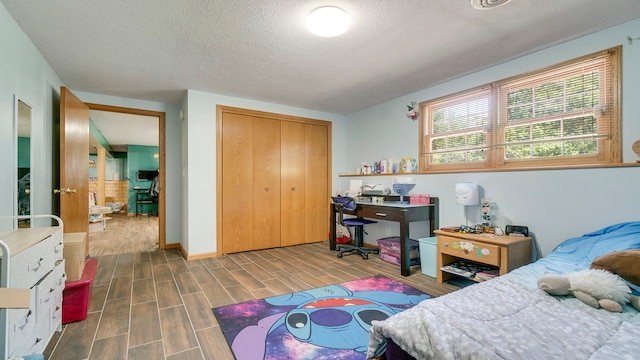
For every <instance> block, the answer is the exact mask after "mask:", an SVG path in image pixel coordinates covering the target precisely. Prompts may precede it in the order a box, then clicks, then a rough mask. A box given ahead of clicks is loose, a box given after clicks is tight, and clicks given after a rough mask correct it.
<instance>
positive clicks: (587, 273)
mask: <svg viewBox="0 0 640 360" xmlns="http://www.w3.org/2000/svg"><path fill="white" fill-rule="evenodd" d="M538 287H539V288H540V289H542V290H544V291H546V292H547V293H549V294H551V295H573V296H575V297H576V298H577V299H578V300H580V301H582V302H583V303H585V304H587V305H589V306H591V307H594V308H596V309H598V308H603V309H605V310H607V311H611V312H621V311H622V305H621V304H626V303H628V302H629V301H630V299H631V289H629V286H627V284H626V282H625V281H624V279H622V278H621V277H620V276H618V275H616V274H613V273H611V272H609V271H606V270H600V269H589V270H582V271H578V272H574V273H568V274H564V275H557V274H551V273H546V274H544V275H543V276H542V277H541V278H540V279H539V280H538ZM636 304H637V301H635V302H633V301H632V305H633V306H634V307H635V306H636ZM638 310H640V309H638Z"/></svg>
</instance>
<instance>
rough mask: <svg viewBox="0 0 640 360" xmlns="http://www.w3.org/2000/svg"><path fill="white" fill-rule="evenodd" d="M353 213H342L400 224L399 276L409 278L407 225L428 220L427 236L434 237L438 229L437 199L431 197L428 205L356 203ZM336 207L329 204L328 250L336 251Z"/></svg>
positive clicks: (390, 202) (409, 247) (409, 248)
mask: <svg viewBox="0 0 640 360" xmlns="http://www.w3.org/2000/svg"><path fill="white" fill-rule="evenodd" d="M357 205H358V206H357V207H356V210H355V211H344V213H345V214H352V215H355V216H358V217H363V218H368V219H375V220H386V221H395V222H398V223H400V274H402V275H403V276H409V275H410V274H411V271H410V264H409V262H410V260H411V259H410V256H409V251H410V250H411V246H410V245H409V239H410V237H409V223H410V222H414V221H425V220H429V236H435V235H434V231H435V230H436V229H438V226H439V225H438V218H439V215H438V213H439V210H438V198H435V197H432V198H431V203H430V204H420V205H411V204H399V203H395V202H392V201H389V202H384V203H382V204H379V203H370V202H357ZM337 211H338V210H337V209H336V206H335V205H334V204H331V208H330V212H331V224H330V229H331V230H330V231H329V249H331V250H335V249H336V212H337Z"/></svg>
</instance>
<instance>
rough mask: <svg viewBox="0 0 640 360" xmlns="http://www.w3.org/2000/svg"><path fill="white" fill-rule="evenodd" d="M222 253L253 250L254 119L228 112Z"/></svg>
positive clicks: (225, 128)
mask: <svg viewBox="0 0 640 360" xmlns="http://www.w3.org/2000/svg"><path fill="white" fill-rule="evenodd" d="M222 134H223V137H224V141H223V144H222V174H223V175H222V239H223V241H222V244H223V253H224V254H229V253H234V252H239V251H247V250H251V246H252V244H251V239H252V238H253V230H254V228H253V226H248V224H252V223H253V204H254V201H253V197H254V193H253V177H254V174H253V167H252V166H246V165H245V166H243V164H252V163H253V154H254V151H253V145H252V142H253V135H254V131H253V120H252V118H251V117H249V116H245V115H239V114H233V113H225V114H224V117H223V120H222Z"/></svg>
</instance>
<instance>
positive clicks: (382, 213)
mask: <svg viewBox="0 0 640 360" xmlns="http://www.w3.org/2000/svg"><path fill="white" fill-rule="evenodd" d="M361 216H362V217H365V218H368V219H378V220H388V221H400V220H401V218H402V216H401V211H398V210H393V209H391V208H389V207H384V206H380V207H377V206H367V207H363V208H362V213H361Z"/></svg>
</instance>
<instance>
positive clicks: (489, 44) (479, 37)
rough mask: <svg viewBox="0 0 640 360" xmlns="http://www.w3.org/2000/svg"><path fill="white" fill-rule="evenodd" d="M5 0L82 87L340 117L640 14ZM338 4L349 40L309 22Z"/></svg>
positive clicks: (407, 2)
mask: <svg viewBox="0 0 640 360" xmlns="http://www.w3.org/2000/svg"><path fill="white" fill-rule="evenodd" d="M0 1H2V3H4V5H5V6H6V8H7V9H8V10H9V12H10V13H11V14H12V16H13V17H14V18H15V19H16V21H17V23H18V24H19V25H20V26H21V27H22V29H23V30H24V31H25V33H26V34H27V36H29V38H30V39H31V41H32V42H33V43H34V44H35V46H36V47H37V48H38V49H39V50H40V52H41V53H42V54H43V55H44V57H45V58H46V60H47V61H48V62H49V64H50V65H51V66H52V67H53V69H54V70H55V71H56V72H57V74H58V75H59V76H60V78H61V79H62V80H63V81H64V83H65V84H66V86H67V87H68V88H70V89H72V90H77V91H83V92H90V93H98V94H106V95H113V96H121V97H126V98H135V99H144V100H151V101H160V102H168V103H174V104H179V103H180V102H181V100H182V97H183V96H184V92H185V90H186V89H193V90H199V91H204V92H208V93H216V94H222V95H228V96H235V97H241V98H247V99H255V100H261V101H267V102H273V103H278V104H284V105H291V106H296V107H302V108H307V109H315V110H320V111H326V112H331V113H338V114H348V113H351V112H353V111H357V110H360V109H363V108H366V107H369V106H371V105H374V104H377V103H380V102H384V101H386V100H390V99H393V98H396V97H399V96H403V95H406V94H409V93H412V92H415V91H417V90H420V89H423V88H426V87H429V86H430V85H433V84H436V83H440V82H443V81H445V80H448V79H452V78H454V77H457V76H460V75H463V74H467V73H470V72H473V71H477V70H479V69H483V68H486V67H488V66H491V65H495V64H498V63H500V62H504V61H506V60H509V59H513V58H515V57H518V56H522V55H524V54H528V53H531V52H534V51H536V50H539V49H542V48H545V47H548V46H550V45H554V44H557V43H560V42H564V41H566V40H569V39H572V38H576V37H579V36H582V35H585V34H588V33H591V32H594V31H598V30H601V29H603V28H606V27H610V26H613V25H617V24H620V23H623V22H626V21H629V20H632V19H636V18H639V17H640V1H638V0H607V1H603V0H561V1H559V0H512V1H510V2H507V3H506V4H505V5H503V6H500V7H497V8H494V9H490V10H477V9H475V8H474V7H473V6H471V1H470V0H396V1H392V0H333V1H331V0H309V1H299V0H267V1H255V0H188V1H186V0H182V1H180V0H136V1H131V0H110V1H97V0H91V1H90V0H65V1H43V0H40V1H36V0H29V1H25V0H0ZM476 2H477V1H476ZM486 2H488V3H490V2H492V1H486ZM493 2H496V1H493ZM327 4H332V5H337V6H340V7H342V8H344V9H345V10H346V11H347V12H348V13H349V14H350V15H351V17H352V25H351V29H350V30H349V31H348V32H347V33H346V34H344V35H342V36H339V37H336V38H320V37H316V36H314V35H311V34H310V33H309V32H307V31H306V30H305V27H304V19H305V16H306V15H307V14H308V13H309V12H310V11H311V10H312V9H314V8H315V7H318V6H320V5H327ZM632 35H633V34H632ZM635 35H637V34H635ZM624 41H625V39H620V42H621V43H622V42H624Z"/></svg>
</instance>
